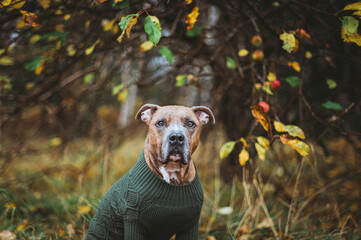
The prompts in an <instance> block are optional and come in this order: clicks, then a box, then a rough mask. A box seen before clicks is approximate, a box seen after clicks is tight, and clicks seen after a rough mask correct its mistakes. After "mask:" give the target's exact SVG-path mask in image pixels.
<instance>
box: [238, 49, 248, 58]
mask: <svg viewBox="0 0 361 240" xmlns="http://www.w3.org/2000/svg"><path fill="white" fill-rule="evenodd" d="M248 53H249V51H248V50H247V49H241V50H239V51H238V56H240V57H245V56H247V55H248Z"/></svg>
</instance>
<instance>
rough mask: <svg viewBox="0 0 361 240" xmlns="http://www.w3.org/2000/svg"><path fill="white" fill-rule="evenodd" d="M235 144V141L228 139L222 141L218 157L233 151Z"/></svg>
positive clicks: (224, 156)
mask: <svg viewBox="0 0 361 240" xmlns="http://www.w3.org/2000/svg"><path fill="white" fill-rule="evenodd" d="M235 144H236V142H235V141H229V142H226V143H224V144H223V145H222V147H221V149H220V150H219V157H220V158H221V159H223V158H226V157H228V155H229V154H230V153H231V152H232V151H233V148H234V145H235Z"/></svg>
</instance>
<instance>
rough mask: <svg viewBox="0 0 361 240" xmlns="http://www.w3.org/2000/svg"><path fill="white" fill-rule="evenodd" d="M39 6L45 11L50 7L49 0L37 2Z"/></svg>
mask: <svg viewBox="0 0 361 240" xmlns="http://www.w3.org/2000/svg"><path fill="white" fill-rule="evenodd" d="M39 4H40V6H41V7H42V8H43V9H44V10H46V9H48V8H49V7H50V0H39Z"/></svg>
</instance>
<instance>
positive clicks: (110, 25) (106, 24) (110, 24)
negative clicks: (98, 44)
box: [102, 19, 115, 32]
mask: <svg viewBox="0 0 361 240" xmlns="http://www.w3.org/2000/svg"><path fill="white" fill-rule="evenodd" d="M114 23H115V19H113V20H111V21H109V20H108V19H103V21H102V26H103V31H104V32H108V31H110V30H112V29H113V25H114Z"/></svg>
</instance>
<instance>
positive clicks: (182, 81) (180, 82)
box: [175, 74, 187, 87]
mask: <svg viewBox="0 0 361 240" xmlns="http://www.w3.org/2000/svg"><path fill="white" fill-rule="evenodd" d="M175 80H176V83H175V86H176V87H181V86H183V85H184V84H185V83H186V81H187V75H186V74H180V75H177V77H176V78H175Z"/></svg>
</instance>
